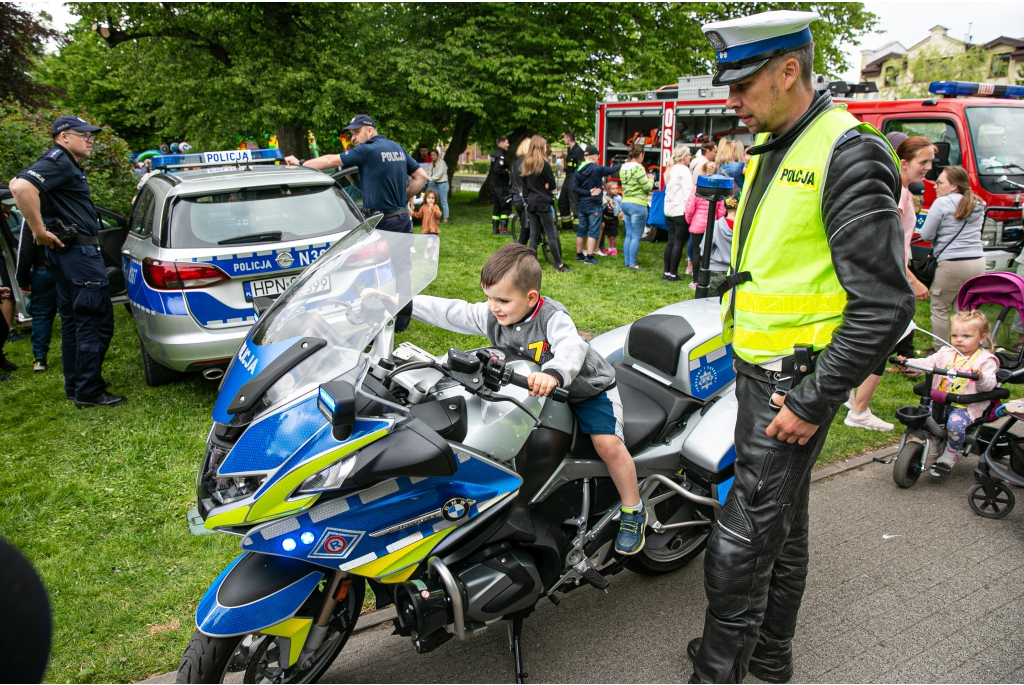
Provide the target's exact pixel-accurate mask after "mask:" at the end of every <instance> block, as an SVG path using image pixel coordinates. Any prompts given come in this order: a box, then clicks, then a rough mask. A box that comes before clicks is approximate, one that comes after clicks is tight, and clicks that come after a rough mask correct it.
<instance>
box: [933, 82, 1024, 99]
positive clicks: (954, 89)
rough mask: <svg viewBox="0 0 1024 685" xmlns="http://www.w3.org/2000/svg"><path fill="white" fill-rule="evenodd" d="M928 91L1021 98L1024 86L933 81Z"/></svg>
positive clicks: (955, 94)
mask: <svg viewBox="0 0 1024 685" xmlns="http://www.w3.org/2000/svg"><path fill="white" fill-rule="evenodd" d="M928 92H929V93H933V94H934V95H941V96H943V97H947V98H951V97H964V96H972V95H973V96H978V97H992V98H1006V99H1013V100H1016V99H1019V98H1022V97H1024V86H1006V85H998V84H995V83H975V82H973V81H933V82H932V83H931V84H930V85H929V86H928Z"/></svg>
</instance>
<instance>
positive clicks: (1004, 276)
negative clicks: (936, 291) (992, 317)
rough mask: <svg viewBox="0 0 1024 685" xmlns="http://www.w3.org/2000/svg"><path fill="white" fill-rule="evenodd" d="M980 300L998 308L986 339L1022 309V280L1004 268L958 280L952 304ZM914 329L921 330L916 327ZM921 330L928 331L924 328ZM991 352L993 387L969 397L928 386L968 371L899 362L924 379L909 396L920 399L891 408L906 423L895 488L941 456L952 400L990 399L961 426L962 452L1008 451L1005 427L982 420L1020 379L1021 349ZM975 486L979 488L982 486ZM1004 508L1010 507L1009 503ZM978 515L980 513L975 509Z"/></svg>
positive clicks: (964, 306)
mask: <svg viewBox="0 0 1024 685" xmlns="http://www.w3.org/2000/svg"><path fill="white" fill-rule="evenodd" d="M983 304H997V305H1001V306H1002V309H1001V310H1000V312H999V315H998V316H997V317H996V322H995V326H994V327H993V329H992V333H991V335H990V338H989V339H990V340H992V341H995V340H996V335H997V334H998V333H999V329H1000V327H1001V326H1002V325H1003V323H1004V322H1005V320H1006V317H1007V316H1008V315H1009V313H1010V312H1011V311H1012V310H1015V309H1016V310H1017V311H1024V278H1021V277H1020V276H1018V275H1017V274H1014V273H1009V272H1004V271H995V272H991V273H985V274H982V275H980V276H975V277H974V278H971V279H970V280H968V281H967V282H966V283H964V284H963V286H962V287H961V288H960V292H959V293H958V294H957V307H958V308H959V309H961V310H964V311H966V310H971V309H977V308H978V307H979V306H981V305H983ZM914 328H916V327H914ZM916 330H921V329H920V328H916ZM922 332H923V333H926V334H927V335H931V334H930V333H928V332H927V331H922ZM932 337H934V336H932ZM940 342H941V343H942V344H946V345H948V343H947V342H946V341H945V340H940ZM994 347H995V346H994V345H993V348H994ZM993 352H994V354H995V355H996V357H997V358H998V359H999V365H1000V369H999V372H998V373H997V374H996V380H997V386H996V387H995V388H993V389H992V390H990V391H988V392H983V393H974V394H970V395H957V394H954V393H947V392H942V391H940V390H933V389H932V379H933V378H934V377H935V375H936V374H937V375H940V376H942V375H949V376H951V377H959V378H970V379H971V380H977V377H976V376H975V375H974V374H971V373H959V372H958V373H954V374H950V373H949V372H947V371H946V369H934V368H929V367H925V366H923V365H921V364H918V363H916V362H913V361H911V362H908V363H906V364H904V366H906V367H908V368H914V369H918V370H920V371H924V372H925V377H924V380H923V381H922V382H921V383H918V384H917V385H915V386H914V394H915V395H918V396H919V397H920V398H921V401H920V403H919V404H917V405H912V406H908V407H901V408H900V409H897V410H896V418H897V419H898V420H899V421H900V423H902V424H903V425H904V426H906V427H907V428H906V431H904V433H903V437H902V438H901V439H900V446H899V450H898V452H897V456H896V460H895V463H894V465H893V472H892V478H893V480H894V481H895V482H896V484H897V485H898V486H900V487H901V488H909V487H911V486H912V485H914V483H916V482H917V479H918V476H920V475H921V471H923V470H924V467H925V462H926V461H927V457H928V454H929V453H931V454H941V453H942V450H944V449H945V446H946V429H945V424H946V419H947V414H948V412H949V407H950V405H952V404H973V403H975V402H990V403H991V404H990V406H989V409H988V411H987V412H986V413H985V415H984V416H983V417H982V418H981V419H979V420H978V421H976V422H974V424H972V425H971V426H970V428H968V430H967V438H966V440H965V441H964V455H965V456H966V455H967V454H970V453H972V452H973V453H974V454H978V455H981V454H982V453H983V452H985V451H986V450H989V449H990V448H991V450H992V453H993V454H1005V453H1006V452H1007V451H1008V450H1009V444H1010V442H1011V441H1012V440H1011V437H1010V436H1009V435H1007V433H1006V432H1005V431H1003V432H1002V433H999V431H998V430H997V429H996V428H995V427H994V426H988V425H986V424H988V423H991V422H992V421H995V419H996V416H995V411H996V409H997V408H998V406H999V400H1003V399H1006V398H1008V397H1009V396H1010V392H1009V390H1007V389H1006V388H1003V387H1001V386H1002V385H1003V384H1004V383H1007V382H1009V381H1011V380H1014V379H1017V378H1020V377H1024V351H1021V352H1011V351H1006V350H1002V349H993ZM890 361H892V362H893V363H898V361H897V360H896V359H895V357H894V358H892V359H890ZM997 434H999V437H998V440H997V441H996V443H994V442H993V440H996V435H997ZM926 445H927V446H929V448H930V449H929V452H925V450H924V448H925V446H926ZM1022 456H1024V451H1022ZM982 462H983V459H982V458H981V457H980V456H979V469H980V468H981V467H982V466H983V465H984V464H983V463H982ZM980 482H981V481H980V480H979V483H980ZM981 489H982V490H984V488H981ZM997 489H998V488H993V487H990V488H989V489H988V490H986V491H985V492H989V491H991V492H996V490H997ZM975 490H977V488H976V489H975ZM975 490H972V491H971V493H972V494H971V507H972V508H974V510H975V511H978V507H979V506H981V504H976V502H975V500H974V496H975V494H977V493H976V491H975ZM993 496H994V495H993ZM1009 496H1010V497H1011V498H1012V496H1013V495H1012V494H1010V495H1009ZM986 498H987V495H986ZM1011 501H1012V500H1011ZM982 504H985V506H986V507H988V510H992V507H993V506H996V508H998V509H999V510H1002V509H1003V508H1004V505H1005V503H1003V504H1000V503H995V504H993V503H991V502H988V501H987V499H986V501H985V502H983V503H982ZM997 505H998V506H997ZM1010 506H1011V507H1012V504H1011V505H1010ZM978 513H981V512H980V511H979V512H978ZM982 515H985V514H982Z"/></svg>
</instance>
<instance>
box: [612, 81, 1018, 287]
mask: <svg viewBox="0 0 1024 685" xmlns="http://www.w3.org/2000/svg"><path fill="white" fill-rule="evenodd" d="M814 86H815V89H816V90H820V91H824V90H828V91H830V92H831V93H832V95H833V98H834V99H835V100H836V101H837V102H839V103H842V104H844V105H845V106H846V108H847V109H848V111H849V112H850V113H851V114H853V115H854V116H856V117H857V118H858V119H860V120H862V121H866V122H868V123H870V124H872V125H874V126H875V127H876V128H878V129H879V130H880V131H882V133H889V132H891V131H902V132H904V133H906V134H907V135H912V136H914V135H920V136H925V137H926V138H928V139H929V140H931V141H932V142H933V143H934V144H935V146H936V149H937V154H936V157H935V162H934V165H933V168H932V170H931V171H930V172H929V173H928V176H927V177H926V179H925V181H924V184H923V185H924V188H923V196H922V209H921V212H920V214H919V215H918V227H919V228H920V226H921V225H922V224H923V223H924V217H925V216H926V215H927V212H928V208H929V207H930V206H931V204H932V202H933V201H934V200H935V179H936V178H938V175H939V173H940V172H941V171H942V168H943V167H946V166H950V165H960V166H962V167H964V169H966V170H967V173H968V176H969V177H970V181H971V188H972V190H973V191H974V192H975V194H977V195H978V197H980V198H981V199H982V200H983V201H984V202H985V205H986V210H985V225H984V229H983V232H982V239H983V241H984V243H985V254H986V260H987V262H988V268H989V270H1003V269H1009V268H1010V263H1011V262H1012V261H1013V259H1014V258H1015V257H1016V256H1017V255H1018V254H1019V253H1020V251H1021V247H1022V246H1024V226H1022V205H1021V199H1022V193H1024V102H1019V101H1017V99H1019V98H1021V97H1024V86H1006V85H992V84H984V83H968V82H963V81H937V82H935V83H932V84H931V85H930V87H929V92H930V93H931V94H932V95H934V96H935V97H931V98H926V99H919V100H918V99H915V100H861V99H856V98H855V97H853V96H854V95H856V94H859V93H871V92H876V87H875V84H873V83H859V84H851V83H846V82H843V81H828V80H827V79H825V78H824V77H822V76H818V75H816V76H815V77H814ZM728 95H729V88H728V86H719V87H715V86H713V85H712V84H711V76H687V77H683V78H680V79H679V81H678V83H677V84H674V85H670V86H663V87H661V88H659V89H657V90H652V91H641V92H628V93H613V94H611V95H610V96H609V97H608V99H607V100H605V101H603V102H599V103H598V105H597V116H596V122H595V139H596V141H597V143H596V144H597V148H598V150H600V151H601V158H602V163H604V164H613V163H618V162H620V161H625V157H626V150H627V148H628V146H629V144H630V143H632V142H634V141H636V140H642V141H643V142H644V144H645V145H646V146H647V148H648V151H647V153H646V154H645V157H644V164H645V165H646V166H648V168H651V169H652V170H654V171H655V175H656V178H658V179H661V178H662V176H663V172H664V169H665V164H666V162H667V161H668V160H669V159H671V157H672V148H673V146H674V145H675V144H677V143H686V144H688V145H690V146H691V148H692V150H693V152H694V153H696V151H697V149H698V147H699V144H700V142H701V141H703V140H706V139H707V138H711V139H714V140H719V139H721V138H725V137H729V138H734V139H736V140H739V141H741V142H742V143H743V144H744V145H751V144H752V143H753V135H752V134H751V133H750V131H749V130H747V128H746V127H745V126H744V125H743V122H742V121H740V119H739V118H738V117H737V116H736V115H735V113H734V112H733V111H732V110H730V109H729V108H728V107H727V106H726V98H727V97H728ZM911 190H912V191H913V190H915V189H914V188H911ZM916 190H917V191H918V193H919V194H920V192H921V189H919V188H918V189H916Z"/></svg>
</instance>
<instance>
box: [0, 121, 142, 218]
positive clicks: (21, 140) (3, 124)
mask: <svg viewBox="0 0 1024 685" xmlns="http://www.w3.org/2000/svg"><path fill="white" fill-rule="evenodd" d="M68 113H73V114H76V115H78V116H80V117H81V118H83V119H85V120H86V121H88V122H89V123H91V124H94V125H97V126H102V125H103V124H102V123H101V122H100V121H98V120H97V119H96V118H95V117H93V116H92V115H91V114H90V113H88V112H86V111H85V110H81V109H79V110H78V111H70V112H69V111H68V110H61V111H60V112H58V111H56V110H53V111H51V110H39V111H33V110H30V109H28V108H25V107H21V106H19V105H13V104H4V105H0V150H3V152H4V153H3V154H2V155H0V180H3V181H4V182H5V183H6V182H8V181H9V180H10V179H11V178H13V177H14V175H15V174H17V173H19V172H20V171H22V170H24V169H25V167H27V166H28V165H29V164H31V163H32V162H34V161H36V159H38V158H39V157H40V156H41V155H42V154H43V153H44V152H46V151H47V150H48V149H50V148H51V147H52V146H53V139H52V138H51V137H50V133H51V130H52V128H51V127H52V122H53V120H54V119H55V118H57V117H58V116H61V115H62V114H68ZM130 154H131V153H130V150H129V148H128V145H127V143H125V142H124V141H123V140H121V139H120V138H119V137H118V136H117V134H115V133H113V132H111V131H109V130H106V131H102V132H100V133H99V134H97V137H96V140H95V142H94V143H93V147H92V155H91V156H90V157H89V159H87V160H84V161H83V162H82V168H83V169H84V170H85V173H86V176H87V178H88V180H89V188H90V191H91V193H92V201H93V202H94V203H95V204H97V205H100V206H101V207H105V208H107V209H110V210H113V211H115V212H119V213H121V214H123V215H125V216H128V213H129V212H130V211H131V201H132V197H133V196H134V195H135V183H136V178H135V175H134V174H133V173H132V171H131V166H130V164H129V159H130Z"/></svg>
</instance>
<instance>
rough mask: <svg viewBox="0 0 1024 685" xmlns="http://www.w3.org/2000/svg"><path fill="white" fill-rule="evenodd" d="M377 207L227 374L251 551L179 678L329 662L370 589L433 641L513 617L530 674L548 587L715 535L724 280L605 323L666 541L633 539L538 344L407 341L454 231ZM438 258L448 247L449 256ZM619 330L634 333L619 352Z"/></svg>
mask: <svg viewBox="0 0 1024 685" xmlns="http://www.w3.org/2000/svg"><path fill="white" fill-rule="evenodd" d="M378 220H379V217H371V218H370V219H369V220H367V221H366V222H365V223H363V224H362V225H360V227H358V228H356V229H354V230H353V231H352V232H351V233H350V234H348V235H347V236H346V237H344V238H343V239H341V240H340V241H338V242H337V243H336V244H335V245H334V246H332V247H331V248H330V249H329V250H328V251H327V252H326V253H325V254H324V255H322V256H321V257H320V258H319V259H318V260H317V261H316V262H315V263H314V264H313V265H312V266H311V267H310V268H309V269H308V270H307V271H306V272H304V273H303V274H302V275H301V276H300V277H299V278H298V279H297V280H296V281H295V283H293V284H292V286H291V287H290V288H289V289H288V290H287V291H286V292H285V293H284V294H283V295H281V296H280V297H279V298H278V299H277V300H276V301H274V302H272V303H271V302H269V301H260V302H256V303H255V304H256V307H257V309H259V310H261V311H260V312H259V314H260V316H259V319H258V321H257V324H256V325H255V326H254V327H253V329H252V331H251V332H250V334H249V336H248V337H247V338H246V340H245V341H244V342H243V344H242V345H241V346H240V348H239V350H238V352H237V354H236V355H235V357H234V358H233V360H232V362H231V364H230V366H229V368H228V371H227V374H226V375H225V378H224V381H223V384H222V387H221V391H220V394H219V396H218V399H217V401H216V404H215V407H214V410H213V425H212V427H211V429H210V433H209V437H208V440H207V446H206V451H205V454H204V456H203V460H202V464H201V466H200V469H199V474H198V482H197V498H198V509H199V514H200V515H201V517H202V519H203V526H205V528H207V529H209V530H213V531H218V532H221V533H227V534H231V535H236V536H238V538H239V546H240V548H241V554H240V555H239V556H238V557H237V558H236V559H235V560H234V561H232V562H231V563H230V564H229V565H228V566H227V568H225V569H224V571H223V572H222V573H221V574H220V575H219V576H218V577H217V578H216V579H215V580H214V581H213V583H212V585H211V586H210V588H209V589H208V590H207V592H206V593H205V595H204V596H203V598H202V599H201V600H200V602H199V605H198V607H197V610H196V626H197V630H196V631H195V633H194V634H193V636H192V638H191V640H190V642H189V644H188V646H187V648H186V650H185V652H184V655H183V656H182V659H181V662H180V666H179V671H178V682H221V681H223V680H224V679H225V678H231V679H237V678H238V676H239V674H241V677H242V679H243V680H244V681H245V682H262V681H269V682H314V681H316V680H317V679H318V678H320V677H321V676H322V675H323V673H324V672H325V671H326V670H327V668H328V667H329V666H330V665H331V663H332V662H333V661H334V660H335V659H336V658H337V656H338V654H339V653H340V652H341V650H342V649H343V648H344V646H345V644H346V641H347V640H348V638H349V637H350V636H351V634H352V632H353V630H354V628H355V626H356V622H357V620H358V617H359V613H360V609H361V608H362V604H363V600H364V594H365V592H366V586H367V585H368V586H369V587H371V588H372V589H373V592H374V594H375V596H376V598H377V605H378V607H382V606H386V605H387V604H390V603H394V604H395V608H396V611H397V620H396V621H395V633H396V634H398V635H401V636H405V637H408V638H410V640H411V641H412V644H413V647H414V649H415V651H417V652H420V653H422V652H428V651H430V650H433V649H435V648H437V647H439V646H441V645H443V644H444V643H445V642H447V641H449V640H450V639H452V638H453V637H455V638H458V639H459V640H465V639H469V638H471V637H472V636H474V635H477V634H479V633H480V632H482V631H484V630H486V629H487V628H488V627H490V626H492V625H494V624H496V623H498V622H499V621H505V622H506V624H507V629H508V634H509V648H510V651H511V652H512V654H513V663H514V668H515V677H516V681H517V682H523V680H524V679H525V678H526V677H527V674H526V673H525V672H524V667H523V661H522V649H521V644H520V635H521V631H522V625H523V620H524V619H525V618H526V617H527V616H529V615H530V614H531V613H532V612H533V610H534V609H535V607H536V605H537V603H538V602H540V601H541V600H542V599H545V598H547V599H548V600H550V601H551V602H553V603H554V604H556V605H557V604H558V603H559V600H560V598H561V597H562V596H564V594H565V593H567V592H571V591H572V590H575V589H577V588H579V587H582V586H584V585H592V586H594V587H596V588H599V589H601V590H605V591H607V587H608V580H607V576H609V575H611V574H614V573H617V572H619V571H621V570H622V569H623V568H629V569H630V570H632V571H634V572H638V573H644V574H662V573H668V572H671V571H674V570H676V569H679V568H681V567H683V566H684V565H686V564H687V563H688V562H689V561H691V560H692V559H693V558H694V557H696V556H697V555H698V554H699V553H700V552H701V551H702V550H703V548H704V546H705V544H706V540H707V535H708V532H709V530H710V525H711V524H712V523H713V522H714V521H715V520H716V518H717V516H718V514H719V513H720V511H721V507H722V503H723V502H724V500H725V495H726V493H727V492H728V489H729V487H730V485H731V483H732V480H731V469H732V466H731V463H732V460H734V459H735V451H734V450H733V447H732V434H733V425H734V422H735V415H736V402H735V399H734V396H733V392H732V388H733V383H732V380H733V376H732V367H731V361H730V355H729V352H728V346H727V345H724V344H723V342H722V338H721V331H720V327H719V325H718V313H717V309H716V307H715V306H714V305H713V303H712V302H710V301H691V302H687V303H682V304H680V305H673V306H671V307H667V308H665V309H663V310H660V311H659V312H656V313H655V314H653V315H651V316H648V317H645V318H644V319H641V320H640V321H638V322H636V323H635V324H633V326H632V327H631V328H625V329H619V330H616V331H612V332H610V333H608V334H606V335H605V336H601V337H600V338H598V339H596V340H595V341H594V345H595V347H597V348H598V349H599V350H600V351H603V352H607V354H609V355H610V356H612V357H614V358H615V359H616V360H617V361H616V363H615V365H614V366H615V369H616V374H617V380H618V388H619V392H620V396H621V398H622V401H623V406H624V411H625V438H626V443H627V446H628V447H629V449H630V450H631V453H632V454H633V455H634V458H635V462H636V467H637V474H638V477H639V478H640V480H641V482H640V490H641V496H642V498H643V500H644V502H645V504H646V506H647V509H648V512H649V521H648V531H647V542H646V546H645V547H644V549H643V550H642V552H641V553H639V554H637V555H635V556H632V557H627V558H622V557H619V556H617V555H616V554H615V552H614V548H613V541H614V536H615V533H616V531H617V526H618V524H617V518H618V512H619V504H620V502H619V500H618V496H617V494H616V490H615V487H614V485H613V484H612V482H611V479H610V478H609V476H608V471H607V468H606V467H605V466H604V463H603V462H602V461H601V460H600V459H599V458H598V457H597V455H596V453H595V452H594V449H593V445H592V442H591V440H590V439H589V436H587V435H584V434H582V433H580V432H579V428H578V426H577V425H576V423H575V420H574V418H573V415H572V413H571V411H570V409H569V407H568V406H567V405H566V404H565V403H564V400H565V399H566V395H565V394H564V391H562V390H559V391H556V393H554V394H553V395H552V396H551V397H549V398H540V397H530V396H529V393H528V391H527V389H526V387H527V386H526V376H527V375H528V374H529V373H531V372H533V371H536V370H538V368H539V367H538V366H537V365H536V364H535V363H534V361H533V360H532V358H527V357H522V356H519V355H518V354H516V353H514V352H512V351H510V350H499V349H491V348H482V349H477V350H468V351H462V350H457V349H454V348H453V349H450V350H449V351H448V353H447V354H445V355H442V356H434V355H431V354H429V353H427V352H426V351H424V350H422V349H420V348H419V347H417V346H416V345H414V344H412V343H409V342H405V343H402V344H401V345H399V346H398V347H397V348H396V347H394V328H393V317H394V315H395V314H396V313H397V312H398V311H399V310H400V309H401V308H402V307H404V306H405V305H407V304H408V303H409V302H410V301H411V299H412V296H413V295H415V294H416V293H418V292H420V291H422V290H423V288H425V287H426V286H427V284H429V283H430V282H431V281H432V280H433V279H434V278H435V276H436V273H437V257H436V255H437V251H436V250H431V251H427V250H426V249H424V248H425V247H426V245H427V241H429V240H436V236H429V235H415V236H414V235H412V234H396V233H386V232H379V231H376V230H374V227H375V225H376V223H377V221H378ZM431 254H432V255H433V257H428V256H427V255H431ZM616 348H617V349H616Z"/></svg>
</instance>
